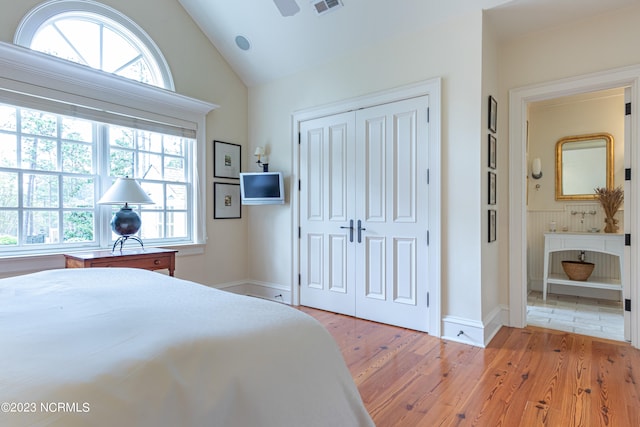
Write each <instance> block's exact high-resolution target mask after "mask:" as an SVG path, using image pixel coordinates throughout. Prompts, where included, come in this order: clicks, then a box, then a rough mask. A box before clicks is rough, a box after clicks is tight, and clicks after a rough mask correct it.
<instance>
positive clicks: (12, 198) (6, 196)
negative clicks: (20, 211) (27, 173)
mask: <svg viewBox="0 0 640 427" xmlns="http://www.w3.org/2000/svg"><path fill="white" fill-rule="evenodd" d="M17 207H18V174H17V173H11V172H0V208H17Z"/></svg>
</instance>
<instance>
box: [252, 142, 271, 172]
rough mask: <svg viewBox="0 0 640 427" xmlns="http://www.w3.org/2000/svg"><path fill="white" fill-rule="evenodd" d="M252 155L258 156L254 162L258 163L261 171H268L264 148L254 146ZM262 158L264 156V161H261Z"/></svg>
mask: <svg viewBox="0 0 640 427" xmlns="http://www.w3.org/2000/svg"><path fill="white" fill-rule="evenodd" d="M253 155H254V156H256V157H257V158H258V161H257V162H256V163H257V164H258V167H259V168H260V169H262V172H269V163H267V162H266V160H267V156H265V152H264V148H263V147H256V151H255V152H254V153H253ZM262 158H264V160H265V162H262V160H261V159H262Z"/></svg>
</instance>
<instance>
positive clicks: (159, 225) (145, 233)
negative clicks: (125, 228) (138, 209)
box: [140, 211, 164, 239]
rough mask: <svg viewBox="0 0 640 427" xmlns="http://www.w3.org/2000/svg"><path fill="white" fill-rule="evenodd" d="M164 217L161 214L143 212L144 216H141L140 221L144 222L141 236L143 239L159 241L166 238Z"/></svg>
mask: <svg viewBox="0 0 640 427" xmlns="http://www.w3.org/2000/svg"><path fill="white" fill-rule="evenodd" d="M162 216H163V215H162V213H161V212H148V211H143V212H142V215H140V219H141V220H142V226H141V227H140V235H141V236H142V238H143V239H159V238H161V237H164V232H163V231H164V223H163V220H162Z"/></svg>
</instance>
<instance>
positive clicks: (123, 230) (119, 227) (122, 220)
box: [111, 205, 144, 252]
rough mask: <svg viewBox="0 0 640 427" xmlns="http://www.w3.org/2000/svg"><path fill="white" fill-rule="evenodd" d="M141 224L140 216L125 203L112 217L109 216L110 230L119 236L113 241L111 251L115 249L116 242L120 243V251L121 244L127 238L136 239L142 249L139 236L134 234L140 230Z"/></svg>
mask: <svg viewBox="0 0 640 427" xmlns="http://www.w3.org/2000/svg"><path fill="white" fill-rule="evenodd" d="M141 225H142V220H141V219H140V216H138V214H137V213H136V212H135V211H134V210H133V209H131V208H130V207H129V206H128V205H125V206H124V207H122V208H121V209H120V210H119V211H118V212H116V213H115V214H114V215H113V218H111V230H113V232H114V233H115V234H117V235H118V236H120V237H118V239H117V240H116V242H115V243H114V245H113V249H112V250H111V252H113V251H115V250H116V246H118V244H120V251H122V246H123V245H124V243H125V242H126V241H127V240H128V239H133V240H135V241H137V242H138V243H140V246H142V248H143V249H144V245H143V244H142V240H141V239H140V238H139V237H136V236H134V234H136V233H137V232H138V230H140V226H141Z"/></svg>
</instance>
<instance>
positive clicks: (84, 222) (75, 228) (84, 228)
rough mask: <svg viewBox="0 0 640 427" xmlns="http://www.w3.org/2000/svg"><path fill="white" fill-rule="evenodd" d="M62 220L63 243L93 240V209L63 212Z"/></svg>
mask: <svg viewBox="0 0 640 427" xmlns="http://www.w3.org/2000/svg"><path fill="white" fill-rule="evenodd" d="M63 221H64V241H65V243H75V242H92V241H93V240H94V229H95V227H94V217H93V211H74V212H65V213H64V216H63Z"/></svg>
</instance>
